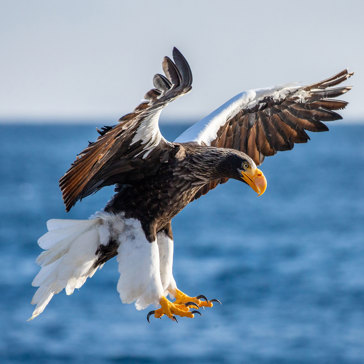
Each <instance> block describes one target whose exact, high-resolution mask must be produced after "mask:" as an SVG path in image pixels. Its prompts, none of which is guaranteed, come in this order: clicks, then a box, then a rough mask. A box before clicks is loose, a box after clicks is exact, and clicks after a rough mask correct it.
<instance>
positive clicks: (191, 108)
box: [0, 0, 364, 363]
mask: <svg viewBox="0 0 364 364" xmlns="http://www.w3.org/2000/svg"><path fill="white" fill-rule="evenodd" d="M363 11H364V4H363V2H361V1H348V2H342V1H320V2H316V1H304V2H292V1H288V0H287V1H279V0H278V1H275V2H270V1H259V2H253V1H251V2H248V1H231V0H230V1H219V2H218V1H198V2H197V1H184V2H174V1H138V2H137V1H134V2H133V1H123V2H121V1H112V0H109V1H107V2H101V1H93V0H87V1H86V0H79V1H77V2H74V1H69V0H64V1H62V2H59V1H53V0H47V1H40V0H33V1H24V0H23V1H21V0H19V1H16V2H14V1H10V0H9V1H5V0H0V45H1V49H2V52H1V53H2V54H1V57H0V148H1V149H0V150H1V153H0V161H1V162H0V166H1V169H0V186H1V189H0V198H1V201H0V202H1V203H0V219H1V224H0V292H1V300H0V327H1V330H0V362H2V363H7V362H9V363H13V362H29V363H32V362H34V363H42V362H45V363H50V362H66V361H67V362H74V363H76V362H77V363H82V362H86V361H87V362H90V361H91V362H121V363H129V362H130V363H164V362H165V363H167V362H172V361H173V362H175V363H182V362H186V361H188V362H192V363H193V362H199V363H201V362H206V363H221V362H228V363H363V362H364V194H363V192H364V188H363V182H362V181H363V180H364V144H363V138H364V125H363V121H364V105H363V102H362V97H363V94H364V82H363V81H364V80H363V75H364V48H363V46H362V44H363V37H364V23H363V22H362V15H363ZM173 46H177V47H178V48H179V49H180V50H181V51H182V53H183V54H184V55H185V56H186V58H187V60H188V61H189V63H190V65H191V68H192V71H193V75H194V84H193V86H194V88H193V91H192V92H191V93H190V94H189V95H188V96H186V97H183V98H182V99H179V100H178V101H176V102H175V103H173V104H172V105H170V106H169V107H168V108H167V109H166V110H165V111H164V112H163V114H162V120H161V129H162V132H163V134H164V135H165V137H166V138H167V139H170V140H173V139H174V138H175V137H177V136H178V135H179V134H180V133H181V132H182V131H183V130H184V129H185V128H186V127H188V125H190V124H191V123H192V122H195V121H197V120H199V119H200V118H201V117H203V116H205V115H206V114H208V113H209V112H211V111H212V110H213V109H215V108H216V107H218V106H220V105H221V104H222V103H223V102H224V101H226V100H227V99H229V98H231V97H232V96H234V95H235V94H237V93H238V92H241V91H242V90H244V89H249V88H259V87H265V86H270V85H275V84H285V83H288V82H291V81H299V82H305V83H310V82H311V83H312V82H315V81H318V80H321V79H323V78H326V77H328V76H331V75H332V74H334V73H336V72H338V71H340V70H341V69H344V68H349V69H350V70H352V71H355V76H354V77H353V78H352V79H351V80H350V81H349V82H348V83H349V84H352V85H354V88H353V90H352V91H351V92H349V93H348V94H347V95H345V96H343V97H342V98H343V99H345V100H347V101H349V102H350V104H349V105H348V107H347V110H344V111H342V115H343V117H344V120H343V121H341V122H335V123H333V124H331V125H329V127H330V132H329V133H322V134H315V135H313V134H311V137H312V140H311V141H310V142H309V144H308V145H297V146H296V147H295V149H294V150H293V151H291V152H287V153H281V154H279V155H277V156H275V157H274V158H267V159H266V160H265V162H264V164H263V166H262V170H263V171H264V173H265V175H266V177H267V180H268V190H267V192H266V193H265V194H264V196H262V197H261V198H257V197H256V195H255V194H254V192H252V191H251V190H250V189H248V188H247V186H245V185H242V184H241V183H238V182H229V183H228V184H226V185H223V186H220V187H218V188H217V189H216V190H214V191H212V192H210V193H209V194H208V195H207V196H205V197H203V198H201V199H200V200H198V201H197V202H194V203H192V204H190V205H189V206H188V207H187V208H186V209H185V210H184V211H182V213H180V214H179V215H178V216H177V218H175V219H174V221H173V229H174V235H175V262H174V273H175V277H176V279H177V282H178V284H179V286H180V288H181V289H182V290H183V291H185V292H186V293H188V294H191V295H198V294H201V293H202V294H205V295H206V296H207V297H209V298H215V297H216V298H219V299H220V300H221V301H222V302H223V305H222V306H216V305H215V306H214V308H212V309H206V310H205V311H204V312H203V316H202V317H197V318H195V319H193V320H188V319H185V320H182V319H181V320H179V323H178V324H175V323H174V322H171V321H169V320H167V319H164V320H152V322H151V324H148V323H147V321H146V319H145V318H146V314H147V312H148V310H145V311H139V312H138V311H136V310H135V308H134V307H133V306H132V305H122V304H121V303H120V299H119V296H118V293H117V291H116V284H117V280H118V271H117V264H116V260H115V259H113V260H112V261H110V262H108V263H107V264H106V265H105V267H104V268H103V269H102V270H101V271H99V272H97V273H96V274H95V276H94V277H93V278H92V279H91V280H89V281H87V283H86V284H85V286H83V287H82V289H81V290H80V291H77V292H75V293H74V294H73V295H72V296H69V297H67V296H66V295H65V294H64V292H62V293H60V294H59V295H57V296H55V297H54V299H53V300H52V301H51V303H50V304H49V306H48V307H47V309H46V310H45V312H44V313H43V314H42V315H41V316H40V317H38V318H37V319H35V320H34V321H31V322H26V319H27V318H28V317H30V315H31V312H32V309H33V307H32V306H31V305H30V300H31V297H32V295H33V294H34V292H35V289H34V288H33V287H31V281H32V279H33V277H34V276H35V274H36V273H37V272H38V267H37V266H36V264H35V259H36V257H37V256H38V254H39V253H40V248H39V247H38V246H37V244H36V241H37V239H38V237H39V236H40V235H42V234H44V233H45V230H46V227H45V223H46V221H47V220H48V219H49V218H74V219H84V218H87V217H88V216H90V215H92V214H93V213H94V212H95V211H96V210H100V209H102V208H103V207H104V205H105V203H106V202H107V201H108V200H109V198H110V197H111V195H112V193H113V189H112V188H111V187H110V188H107V189H104V190H102V191H100V192H99V193H97V194H96V195H94V196H91V197H89V198H87V199H86V200H84V201H82V202H81V203H78V204H77V205H76V206H75V207H74V208H73V209H72V211H71V212H70V213H69V214H66V213H65V211H64V206H63V203H62V199H61V193H60V191H59V189H58V179H59V178H60V177H61V176H62V175H63V173H64V172H65V171H66V170H67V169H68V167H69V165H70V163H71V162H72V161H73V160H74V158H75V155H76V154H77V153H78V152H80V151H81V150H82V149H83V148H84V147H85V146H86V144H87V141H88V140H95V138H96V137H97V134H96V131H95V127H96V126H97V127H101V126H103V125H105V124H106V125H110V124H111V125H112V124H114V123H115V122H116V121H117V119H118V118H119V117H120V116H121V115H123V114H125V113H127V112H130V111H131V110H132V109H133V108H134V107H135V106H136V105H137V104H138V103H139V102H140V100H141V98H142V97H143V95H144V94H145V92H146V91H147V90H149V89H150V87H151V85H152V77H153V75H154V74H155V73H157V72H160V71H161V61H162V58H163V56H165V55H170V54H171V50H172V47H173Z"/></svg>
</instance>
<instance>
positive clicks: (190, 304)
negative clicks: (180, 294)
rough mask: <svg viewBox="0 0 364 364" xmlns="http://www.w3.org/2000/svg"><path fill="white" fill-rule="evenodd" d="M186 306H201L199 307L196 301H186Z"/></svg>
mask: <svg viewBox="0 0 364 364" xmlns="http://www.w3.org/2000/svg"><path fill="white" fill-rule="evenodd" d="M185 306H186V307H189V306H196V307H197V308H199V307H198V305H197V304H196V303H195V302H186V303H185Z"/></svg>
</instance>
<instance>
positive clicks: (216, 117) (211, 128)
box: [175, 85, 298, 145]
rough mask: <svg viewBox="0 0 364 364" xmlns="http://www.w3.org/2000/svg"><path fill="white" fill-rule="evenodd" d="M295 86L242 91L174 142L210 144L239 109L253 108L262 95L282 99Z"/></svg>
mask: <svg viewBox="0 0 364 364" xmlns="http://www.w3.org/2000/svg"><path fill="white" fill-rule="evenodd" d="M294 88H298V87H297V86H294V87H292V86H291V85H290V86H288V85H287V86H283V87H269V88H262V89H255V90H249V91H245V92H242V93H240V94H238V95H236V96H234V97H233V98H232V99H230V100H229V101H227V102H225V104H223V105H222V106H220V107H219V108H218V109H216V110H215V111H213V112H212V113H211V114H209V115H208V116H206V117H205V118H203V119H202V120H200V121H199V122H197V123H196V124H194V125H192V126H191V127H190V128H188V129H187V130H186V131H185V132H183V133H182V134H181V135H180V136H179V137H178V138H177V139H176V140H175V142H176V143H187V142H197V143H198V144H202V143H205V144H206V145H211V142H212V141H213V140H214V139H216V136H217V132H218V131H219V129H220V128H221V126H223V125H224V124H225V123H226V122H227V120H229V119H230V118H232V117H234V116H235V115H236V114H237V113H238V112H239V111H241V110H243V109H246V108H253V107H254V106H256V105H257V103H259V101H260V100H262V99H263V98H264V97H267V96H272V97H273V98H274V99H275V100H277V101H278V100H282V99H283V98H284V97H286V96H287V94H288V93H289V92H290V91H292V89H294Z"/></svg>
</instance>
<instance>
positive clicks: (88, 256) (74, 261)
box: [29, 218, 105, 320]
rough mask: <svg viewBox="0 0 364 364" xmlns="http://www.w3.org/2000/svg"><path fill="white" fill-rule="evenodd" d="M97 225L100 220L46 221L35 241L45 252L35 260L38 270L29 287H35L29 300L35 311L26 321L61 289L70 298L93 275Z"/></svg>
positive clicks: (35, 314) (98, 241) (97, 245)
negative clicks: (44, 228)
mask: <svg viewBox="0 0 364 364" xmlns="http://www.w3.org/2000/svg"><path fill="white" fill-rule="evenodd" d="M101 226H102V224H101V219H100V218H95V219H91V220H55V219H53V220H49V221H48V222H47V227H48V232H47V233H46V234H45V235H43V236H42V237H41V238H40V239H39V240H38V244H39V245H40V247H41V248H43V249H46V250H45V251H44V252H42V253H41V254H40V255H39V257H38V258H37V263H38V264H39V265H40V266H41V270H40V272H39V273H38V274H37V275H36V277H35V278H34V280H33V282H32V285H33V286H35V287H39V288H38V290H37V291H36V293H35V294H34V297H33V299H32V304H34V305H36V308H35V310H34V312H33V314H32V316H31V318H30V319H29V320H32V319H34V318H35V317H37V316H38V315H39V314H41V313H42V312H43V311H44V309H45V307H46V306H47V305H48V303H49V301H50V300H51V299H52V297H53V296H54V295H55V294H57V293H59V292H60V291H62V290H63V289H65V290H66V294H67V295H70V294H72V293H73V292H74V290H75V289H76V288H80V287H81V286H82V285H83V284H84V283H85V281H86V279H87V278H88V277H92V276H93V274H94V273H95V272H96V270H97V267H96V268H95V262H96V261H97V256H96V254H95V253H96V251H97V249H98V247H99V245H100V233H101V231H99V229H100V227H101ZM102 235H104V232H103V233H102ZM103 240H105V238H104V236H103Z"/></svg>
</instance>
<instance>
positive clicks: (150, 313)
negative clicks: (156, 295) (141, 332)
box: [147, 311, 155, 323]
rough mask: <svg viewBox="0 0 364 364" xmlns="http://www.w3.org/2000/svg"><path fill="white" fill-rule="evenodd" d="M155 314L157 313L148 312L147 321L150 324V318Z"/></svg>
mask: <svg viewBox="0 0 364 364" xmlns="http://www.w3.org/2000/svg"><path fill="white" fill-rule="evenodd" d="M154 313H155V311H150V312H148V315H147V321H148V322H149V323H150V321H149V317H150V316H151V315H153V314H154Z"/></svg>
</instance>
